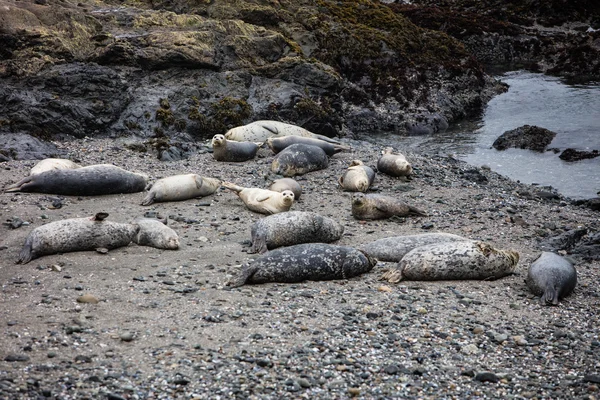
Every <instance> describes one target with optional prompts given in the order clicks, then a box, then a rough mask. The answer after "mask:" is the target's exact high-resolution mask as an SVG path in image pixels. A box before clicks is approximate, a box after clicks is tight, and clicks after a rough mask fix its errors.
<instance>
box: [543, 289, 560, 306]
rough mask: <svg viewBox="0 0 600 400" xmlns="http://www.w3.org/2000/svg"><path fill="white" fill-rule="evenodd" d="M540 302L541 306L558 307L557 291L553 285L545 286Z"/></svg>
mask: <svg viewBox="0 0 600 400" xmlns="http://www.w3.org/2000/svg"><path fill="white" fill-rule="evenodd" d="M540 302H541V303H542V305H548V304H552V305H553V306H557V305H558V290H556V288H555V287H554V285H551V284H549V285H548V286H546V290H545V291H544V294H542V297H541V298H540Z"/></svg>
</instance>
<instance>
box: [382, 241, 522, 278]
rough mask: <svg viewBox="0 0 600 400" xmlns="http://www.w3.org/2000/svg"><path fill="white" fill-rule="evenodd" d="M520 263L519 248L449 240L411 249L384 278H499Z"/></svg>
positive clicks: (509, 272)
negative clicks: (514, 249)
mask: <svg viewBox="0 0 600 400" xmlns="http://www.w3.org/2000/svg"><path fill="white" fill-rule="evenodd" d="M518 262H519V253H517V252H516V251H512V250H498V249H495V248H494V247H492V246H491V245H489V244H487V243H484V242H479V241H462V242H460V241H459V242H446V243H438V244H430V245H426V246H420V247H417V248H415V249H413V250H411V251H409V252H408V253H407V254H406V255H405V256H404V257H402V260H400V262H399V263H398V264H396V267H395V268H393V269H391V270H389V271H388V272H386V273H385V274H383V276H382V279H384V280H387V281H389V282H391V283H396V282H399V281H400V280H402V279H408V280H416V281H441V280H461V279H465V280H466V279H497V278H501V277H503V276H506V275H509V274H511V273H512V272H513V271H514V270H515V268H516V266H517V263H518Z"/></svg>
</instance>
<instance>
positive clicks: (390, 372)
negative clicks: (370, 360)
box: [383, 364, 400, 375]
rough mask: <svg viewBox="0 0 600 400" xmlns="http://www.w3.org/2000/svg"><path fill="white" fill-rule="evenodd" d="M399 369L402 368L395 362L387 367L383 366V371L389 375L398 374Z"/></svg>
mask: <svg viewBox="0 0 600 400" xmlns="http://www.w3.org/2000/svg"><path fill="white" fill-rule="evenodd" d="M398 371H400V368H398V366H397V365H394V364H391V365H387V366H386V367H384V368H383V372H385V373H386V374H388V375H394V374H397V373H398Z"/></svg>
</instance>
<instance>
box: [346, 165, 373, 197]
mask: <svg viewBox="0 0 600 400" xmlns="http://www.w3.org/2000/svg"><path fill="white" fill-rule="evenodd" d="M374 180H375V171H373V168H371V167H368V166H366V165H365V164H363V162H362V161H360V160H352V162H351V163H350V166H349V167H348V169H347V170H346V172H344V175H342V176H340V178H339V179H338V183H339V184H340V186H341V187H342V189H344V190H347V191H349V192H366V191H367V190H369V188H370V187H371V185H372V184H373V181H374Z"/></svg>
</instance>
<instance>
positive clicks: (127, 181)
mask: <svg viewBox="0 0 600 400" xmlns="http://www.w3.org/2000/svg"><path fill="white" fill-rule="evenodd" d="M147 179H148V178H147V177H146V176H144V175H142V174H136V173H134V172H129V171H126V170H124V169H123V168H119V167H117V166H114V165H110V164H98V165H90V166H87V167H81V168H76V169H55V170H51V171H45V172H42V173H39V174H37V175H30V176H28V177H27V178H24V179H22V180H21V181H19V182H18V183H16V184H14V185H12V186H9V187H8V188H6V190H5V191H6V192H36V193H49V194H60V195H65V196H100V195H107V194H117V193H136V192H141V191H143V190H144V188H145V187H146V181H147Z"/></svg>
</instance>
